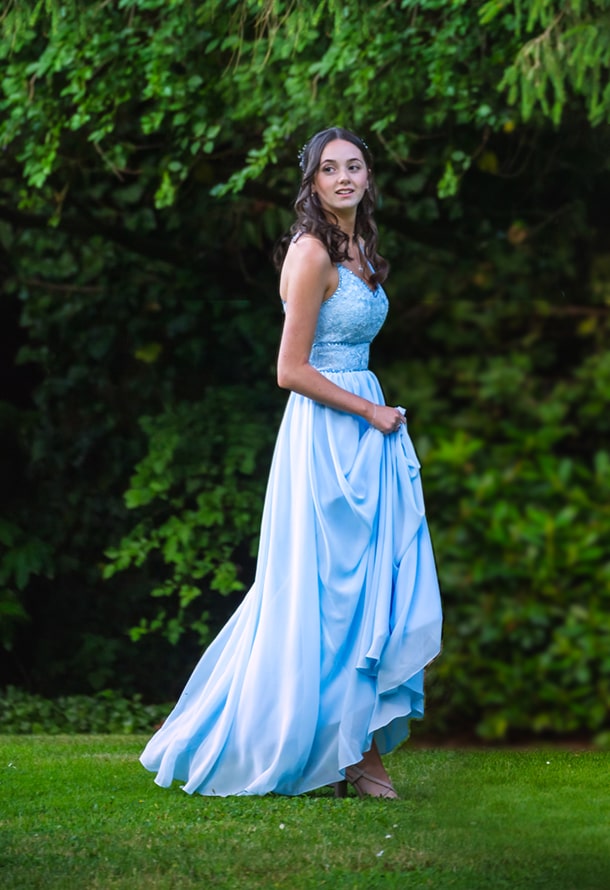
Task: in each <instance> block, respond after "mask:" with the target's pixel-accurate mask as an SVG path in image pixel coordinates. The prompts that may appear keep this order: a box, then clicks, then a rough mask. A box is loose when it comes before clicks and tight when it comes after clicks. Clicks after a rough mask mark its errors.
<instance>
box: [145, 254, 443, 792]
mask: <svg viewBox="0 0 610 890" xmlns="http://www.w3.org/2000/svg"><path fill="white" fill-rule="evenodd" d="M338 271H339V285H338V287H337V290H336V291H335V293H334V294H333V295H332V296H331V297H330V298H329V299H328V300H327V301H326V302H324V303H323V304H322V307H321V310H320V316H319V321H318V326H317V329H316V334H315V338H314V345H313V348H312V352H311V357H310V362H311V364H312V365H313V366H314V367H316V368H317V369H318V370H320V371H321V372H322V373H323V374H324V375H325V376H326V377H328V378H329V379H330V380H333V381H334V382H335V383H337V384H338V385H339V386H341V387H343V388H344V389H346V390H349V391H350V392H354V393H358V395H360V396H363V397H364V398H366V399H369V400H370V401H372V402H374V403H376V404H383V403H384V399H383V394H382V392H381V388H380V386H379V382H378V381H377V378H376V377H375V375H374V374H373V373H372V372H371V371H369V370H368V355H369V344H370V342H371V340H372V339H373V337H374V336H375V335H376V334H377V332H378V331H379V329H380V327H381V325H382V324H383V321H384V319H385V316H386V313H387V308H388V306H387V298H386V295H385V293H384V291H383V289H382V288H381V287H380V286H378V287H377V288H376V290H375V291H371V289H370V288H369V287H368V286H367V285H366V284H365V283H364V282H363V281H362V280H361V279H360V278H358V277H357V276H356V275H354V274H353V273H352V272H350V271H349V270H348V269H347V268H345V267H343V266H341V265H339V266H338ZM440 635H441V606H440V596H439V588H438V583H437V577H436V570H435V564H434V557H433V553H432V547H431V543H430V537H429V533H428V528H427V524H426V519H425V515H424V502H423V498H422V490H421V483H420V475H419V463H418V460H417V457H416V455H415V451H414V448H413V445H412V443H411V440H410V438H409V436H408V434H407V431H406V428H405V427H404V426H402V427H401V428H400V430H399V431H398V432H396V433H392V434H390V435H387V436H384V435H383V434H382V433H380V432H379V431H378V430H376V429H374V428H373V427H372V426H370V425H369V424H368V423H367V422H366V421H364V420H363V419H362V418H360V417H356V416H354V415H351V414H345V413H343V412H341V411H337V410H334V409H332V408H327V407H324V406H323V405H320V404H318V403H316V402H314V401H312V400H311V399H308V398H306V397H304V396H301V395H297V394H295V393H291V395H290V397H289V399H288V403H287V406H286V411H285V414H284V418H283V420H282V423H281V426H280V430H279V433H278V438H277V442H276V447H275V452H274V457H273V462H272V466H271V471H270V475H269V482H268V487H267V494H266V498H265V504H264V509H263V517H262V527H261V536H260V548H259V553H258V561H257V569H256V575H255V580H254V584H253V586H252V588H251V590H250V591H249V593H248V594H247V596H246V597H245V599H244V601H243V602H242V604H241V606H240V607H239V608H238V609H237V611H236V612H235V614H234V615H233V617H232V618H231V619H230V620H229V622H228V623H227V624H226V625H225V627H224V628H223V630H221V632H220V633H219V635H218V636H217V637H216V639H215V640H214V642H213V643H212V644H211V645H210V646H209V647H208V649H207V650H206V651H205V653H204V655H203V657H202V658H201V660H200V662H199V664H198V665H197V666H196V668H195V670H194V671H193V674H192V675H191V677H190V679H189V681H188V683H187V685H186V687H185V689H184V692H183V693H182V695H181V697H180V699H179V701H178V703H177V704H176V707H175V708H174V710H173V711H172V713H171V714H170V716H169V717H168V718H167V720H166V722H165V723H164V724H163V726H162V727H161V729H160V730H159V731H158V732H157V733H156V734H155V735H154V736H153V738H152V739H151V740H150V742H149V743H148V745H147V746H146V749H145V750H144V753H143V754H142V757H141V761H142V763H143V764H144V766H145V767H146V769H149V770H151V771H153V772H156V773H157V776H156V779H155V781H156V782H157V784H159V785H162V786H168V785H170V783H171V782H172V781H173V780H174V779H177V780H180V781H181V782H182V783H183V788H184V790H185V791H187V792H188V793H193V792H198V793H200V794H205V795H222V796H224V795H229V794H265V793H267V792H276V793H278V794H300V793H302V792H305V791H309V790H311V789H314V788H318V787H320V786H322V785H326V784H329V783H331V782H335V781H338V780H340V779H341V778H343V773H344V771H345V768H346V767H348V766H350V765H351V764H353V763H357V762H358V761H359V760H361V759H362V754H363V752H365V751H367V750H368V749H369V748H370V747H371V744H372V742H373V740H375V741H376V743H377V747H378V749H379V751H380V753H381V754H384V753H386V752H388V751H390V750H392V749H393V748H394V747H396V745H398V744H399V743H400V742H401V741H403V740H404V739H405V738H406V737H407V735H408V732H409V719H410V718H412V717H421V716H423V678H424V667H425V666H426V664H428V662H429V661H431V659H433V658H434V657H435V656H436V655H437V654H438V652H439V648H440Z"/></svg>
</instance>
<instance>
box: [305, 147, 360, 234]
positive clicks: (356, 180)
mask: <svg viewBox="0 0 610 890" xmlns="http://www.w3.org/2000/svg"><path fill="white" fill-rule="evenodd" d="M368 180H369V171H368V169H367V166H366V163H365V160H364V157H363V156H362V152H361V151H360V149H359V148H357V147H356V146H355V145H354V144H353V143H352V142H346V141H345V140H344V139H334V140H333V141H332V142H329V143H328V144H327V145H326V147H325V148H324V150H323V152H322V156H321V158H320V166H319V167H318V171H317V173H316V174H315V176H314V178H313V183H312V188H313V191H315V192H316V193H317V195H318V198H319V199H320V203H321V205H322V208H323V209H324V210H326V211H330V212H331V213H334V214H335V215H336V216H338V217H341V216H344V215H345V212H346V211H350V212H352V213H353V212H354V211H355V209H356V207H357V206H358V204H359V203H360V202H361V201H362V198H363V196H364V193H365V191H366V189H367V186H368Z"/></svg>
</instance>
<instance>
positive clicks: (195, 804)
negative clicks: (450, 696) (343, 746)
mask: <svg viewBox="0 0 610 890" xmlns="http://www.w3.org/2000/svg"><path fill="white" fill-rule="evenodd" d="M143 742H144V739H143V738H140V737H129V738H126V737H124V736H123V737H118V736H52V737H51V736H25V737H24V736H0V832H1V834H0V886H1V887H2V888H5V890H37V888H41V890H42V888H44V890H60V888H61V890H63V888H66V890H68V888H69V890H81V888H83V890H84V888H86V890H118V888H124V890H140V888H146V890H162V888H163V890H170V888H171V890H191V888H199V890H201V888H227V890H228V888H231V890H232V888H246V890H250V888H252V890H257V888H274V887H279V888H295V890H306V888H307V890H317V888H325V887H328V888H332V890H343V888H345V890H348V888H349V890H351V888H357V890H377V888H380V890H382V888H383V890H392V888H401V890H410V888H435V890H454V888H455V890H500V888H511V890H535V888H549V890H606V888H608V887H610V772H609V767H610V754H608V753H607V752H606V753H604V752H596V751H577V750H574V751H569V750H557V749H552V748H548V749H530V750H526V751H514V750H487V749H483V750H445V749H436V750H426V749H421V748H413V749H410V748H408V747H406V748H403V749H402V750H400V751H398V752H396V753H395V754H393V755H392V756H391V757H389V758H387V764H388V767H389V770H390V773H391V775H392V777H393V779H394V782H395V785H396V786H397V790H398V791H399V793H400V795H401V798H402V799H401V800H400V801H379V800H364V801H362V800H358V799H357V798H355V797H350V798H348V799H346V800H335V799H334V798H333V797H332V793H331V791H330V789H323V790H321V791H319V792H316V793H314V794H309V795H304V796H302V797H299V798H281V797H275V796H269V797H264V798H202V797H200V796H195V797H189V796H187V795H185V794H184V792H182V791H181V790H180V788H179V786H178V785H175V786H174V787H173V788H171V789H160V788H157V787H156V786H155V785H154V784H153V781H152V777H151V775H150V774H149V773H146V772H145V771H144V770H143V769H142V767H141V766H140V765H139V763H138V761H137V756H138V753H139V751H140V749H141V747H142V744H143Z"/></svg>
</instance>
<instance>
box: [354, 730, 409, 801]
mask: <svg viewBox="0 0 610 890" xmlns="http://www.w3.org/2000/svg"><path fill="white" fill-rule="evenodd" d="M345 778H346V779H347V781H348V782H349V783H350V785H352V786H353V788H354V790H355V791H356V793H357V794H358V796H359V797H384V798H388V799H389V798H392V799H395V798H397V797H398V795H397V794H396V791H395V789H394V787H393V785H392V783H391V782H390V777H389V776H388V774H387V773H386V771H385V768H384V766H383V763H382V762H381V757H380V756H379V751H378V750H377V745H376V744H375V742H373V745H372V747H371V749H370V751H367V752H366V754H365V755H364V757H363V758H362V760H361V761H360V763H355V764H353V765H352V766H348V768H347V769H346V770H345Z"/></svg>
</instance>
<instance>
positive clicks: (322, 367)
mask: <svg viewBox="0 0 610 890" xmlns="http://www.w3.org/2000/svg"><path fill="white" fill-rule="evenodd" d="M337 269H338V271H339V284H338V286H337V290H336V291H335V292H334V294H333V295H332V296H330V297H329V298H328V300H325V301H324V303H322V306H321V307H320V315H319V317H318V325H317V327H316V333H315V335H314V342H313V347H312V350H311V354H310V356H309V361H310V363H311V364H312V365H313V367H314V368H317V369H318V371H364V370H366V369H367V368H368V363H369V346H370V344H371V341H372V340H373V338H374V337H375V336H376V334H377V333H378V332H379V330H380V329H381V326H382V324H383V322H384V321H385V317H386V315H387V312H388V298H387V297H386V295H385V291H384V290H383V288H382V287H381V285H377V287H376V289H375V290H374V291H372V290H371V289H370V287H368V286H367V285H366V284H365V283H364V281H363V280H362V279H361V278H359V277H358V276H357V275H355V274H354V273H353V272H350V270H349V269H347V268H346V267H345V266H342V265H341V264H339V265H338V266H337Z"/></svg>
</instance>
